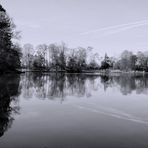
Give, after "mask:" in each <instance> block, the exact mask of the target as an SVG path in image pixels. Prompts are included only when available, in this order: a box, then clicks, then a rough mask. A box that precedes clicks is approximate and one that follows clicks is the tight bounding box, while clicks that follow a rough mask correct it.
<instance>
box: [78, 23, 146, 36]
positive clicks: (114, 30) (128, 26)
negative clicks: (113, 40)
mask: <svg viewBox="0 0 148 148" xmlns="http://www.w3.org/2000/svg"><path fill="white" fill-rule="evenodd" d="M145 25H148V20H143V21H138V22H133V23H127V24H121V25H115V26H109V27H103V28H100V29H95V30H91V31H87V32H83V33H80V35H88V34H92V33H97V32H101V31H107V32H108V33H107V32H106V33H107V34H114V33H119V32H122V31H125V30H128V29H132V28H135V27H140V26H145Z"/></svg>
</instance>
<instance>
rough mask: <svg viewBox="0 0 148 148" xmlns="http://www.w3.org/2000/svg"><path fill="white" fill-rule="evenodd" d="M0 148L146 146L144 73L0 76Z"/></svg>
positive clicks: (146, 82) (147, 98)
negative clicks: (138, 74) (134, 74)
mask: <svg viewBox="0 0 148 148" xmlns="http://www.w3.org/2000/svg"><path fill="white" fill-rule="evenodd" d="M0 148H148V77H142V76H128V75H123V76H109V77H107V76H90V75H71V74H68V75H64V74H58V75H56V74H50V75H37V74H29V73H27V74H24V75H20V76H19V75H18V76H16V75H15V76H14V75H8V76H1V77H0Z"/></svg>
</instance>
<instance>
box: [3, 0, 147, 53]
mask: <svg viewBox="0 0 148 148" xmlns="http://www.w3.org/2000/svg"><path fill="white" fill-rule="evenodd" d="M1 3H2V5H3V7H4V8H5V9H6V10H7V12H8V13H9V15H10V16H11V17H12V18H13V19H14V22H15V24H16V25H17V29H18V30H21V32H22V33H21V35H22V39H21V42H22V43H31V44H33V45H37V44H41V43H47V44H50V43H55V42H57V43H60V42H61V41H64V42H65V43H66V44H67V45H68V47H78V46H82V47H87V46H92V47H94V49H95V50H96V51H97V52H98V53H99V54H104V53H105V52H107V53H109V55H118V54H119V53H120V52H121V51H123V50H131V51H133V52H137V51H139V50H142V51H146V50H147V51H148V0H1Z"/></svg>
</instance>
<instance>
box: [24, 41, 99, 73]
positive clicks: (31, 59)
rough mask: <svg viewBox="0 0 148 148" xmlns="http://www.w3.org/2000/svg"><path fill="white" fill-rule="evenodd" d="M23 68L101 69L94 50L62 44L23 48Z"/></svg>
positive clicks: (57, 69)
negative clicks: (72, 47)
mask: <svg viewBox="0 0 148 148" xmlns="http://www.w3.org/2000/svg"><path fill="white" fill-rule="evenodd" d="M22 50H23V53H24V54H23V57H22V67H23V68H27V69H33V70H49V71H69V72H82V71H83V70H95V69H98V68H99V64H98V63H97V61H98V60H99V56H98V54H97V53H93V51H92V48H91V47H88V48H83V47H78V48H75V49H71V48H68V47H67V46H66V44H65V43H62V44H59V45H58V44H50V45H46V44H41V45H38V46H37V47H35V48H34V47H33V45H31V44H25V45H24V47H23V49H22Z"/></svg>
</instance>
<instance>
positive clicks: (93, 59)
mask: <svg viewBox="0 0 148 148" xmlns="http://www.w3.org/2000/svg"><path fill="white" fill-rule="evenodd" d="M17 34H18V33H17V32H16V31H15V25H14V23H13V21H12V19H11V18H10V17H9V16H8V14H7V12H6V10H5V9H4V8H3V7H2V6H1V5H0V73H4V72H7V71H9V72H10V71H17V69H22V68H24V69H29V70H37V71H57V72H58V71H66V72H85V71H87V72H88V71H90V72H91V71H92V72H93V71H94V70H108V69H111V70H112V69H113V70H120V71H145V72H148V52H138V53H137V54H135V53H132V52H130V51H127V50H125V51H124V52H122V54H121V55H120V58H114V57H109V56H108V55H107V54H105V57H104V58H102V57H101V56H99V54H98V53H93V48H92V47H88V48H83V47H78V48H75V49H71V48H68V47H67V46H66V44H65V43H62V44H60V45H58V44H50V45H46V44H41V45H38V46H37V47H36V48H34V47H33V46H32V45H31V44H25V45H24V46H23V47H20V46H19V44H17V43H14V41H15V40H14V39H15V38H17V37H18V36H17Z"/></svg>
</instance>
